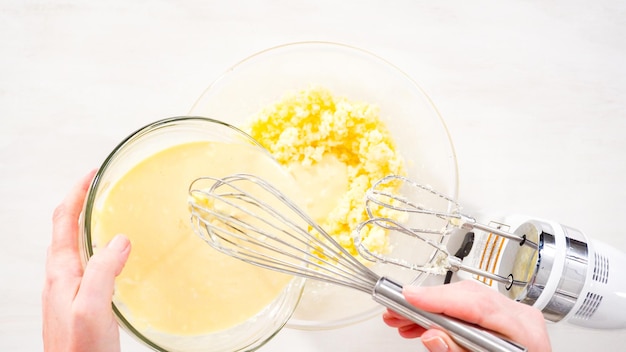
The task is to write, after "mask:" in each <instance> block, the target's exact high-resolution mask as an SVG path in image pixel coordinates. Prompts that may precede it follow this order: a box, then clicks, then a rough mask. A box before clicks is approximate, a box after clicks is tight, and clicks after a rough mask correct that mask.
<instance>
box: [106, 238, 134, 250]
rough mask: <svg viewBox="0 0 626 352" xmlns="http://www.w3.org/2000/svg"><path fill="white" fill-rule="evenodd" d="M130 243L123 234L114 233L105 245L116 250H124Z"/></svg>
mask: <svg viewBox="0 0 626 352" xmlns="http://www.w3.org/2000/svg"><path fill="white" fill-rule="evenodd" d="M129 245H130V241H129V240H128V238H127V237H126V236H124V235H115V237H113V239H112V240H111V241H110V242H109V244H108V245H107V247H108V248H111V249H113V250H115V251H118V252H120V253H121V252H124V251H125V250H126V249H127V248H128V246H129Z"/></svg>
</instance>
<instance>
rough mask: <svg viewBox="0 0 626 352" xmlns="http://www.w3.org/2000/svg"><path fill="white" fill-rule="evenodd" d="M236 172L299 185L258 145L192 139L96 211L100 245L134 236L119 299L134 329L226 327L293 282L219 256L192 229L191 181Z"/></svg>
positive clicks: (128, 180)
mask: <svg viewBox="0 0 626 352" xmlns="http://www.w3.org/2000/svg"><path fill="white" fill-rule="evenodd" d="M238 172H248V173H254V174H256V175H258V176H261V177H263V178H265V179H267V180H268V181H270V182H272V183H274V184H276V185H282V186H283V187H285V185H288V184H290V182H293V180H292V179H291V178H290V177H289V176H288V175H287V174H286V173H285V172H284V171H283V170H282V168H280V167H279V166H278V164H276V163H274V162H272V161H271V159H270V158H269V156H267V155H266V154H265V153H263V152H261V151H260V149H259V148H256V147H251V146H247V145H236V144H223V143H217V142H194V143H188V144H181V145H177V146H174V147H171V148H169V149H166V150H163V151H161V152H159V153H157V154H154V155H153V156H151V157H148V158H147V159H145V160H144V161H143V162H141V163H139V164H138V165H137V166H135V167H134V168H132V169H131V170H130V171H129V172H128V173H127V174H125V175H124V176H123V177H122V178H121V179H120V180H119V181H118V182H117V183H115V184H114V185H113V186H112V188H111V189H110V190H109V192H108V194H107V195H106V199H105V201H104V202H103V203H102V207H101V209H99V210H97V211H96V213H95V214H94V232H93V238H94V240H95V241H96V243H97V244H98V245H103V244H105V243H107V242H108V241H109V240H110V239H111V238H112V237H113V236H114V235H115V234H118V233H123V234H125V235H127V236H128V237H129V238H130V241H131V243H132V251H131V254H130V257H129V259H128V262H127V264H126V266H125V268H124V270H123V271H122V273H121V274H120V276H119V277H118V278H117V279H116V286H115V296H116V297H115V302H116V303H118V304H117V305H118V308H120V309H121V310H122V311H123V312H124V313H125V314H126V315H127V316H129V317H132V318H131V319H132V320H131V321H132V322H133V325H134V326H135V327H136V328H139V329H140V330H144V329H149V330H151V331H160V332H166V333H171V334H177V335H195V334H204V333H210V332H214V331H218V330H222V329H226V328H229V327H232V326H234V325H236V324H238V323H241V322H243V321H245V320H247V319H249V318H251V317H252V316H254V315H256V314H257V313H259V312H260V311H261V310H262V309H263V308H264V307H266V306H267V305H268V304H270V303H271V302H272V301H273V300H274V299H276V298H277V296H278V295H279V293H280V292H281V290H283V289H284V288H285V286H286V284H287V283H288V282H289V281H290V280H291V277H289V276H287V275H284V274H280V273H275V272H272V271H269V270H265V269H261V268H257V267H255V266H252V265H249V264H246V263H243V262H241V261H239V260H236V259H232V258H230V257H228V256H226V255H223V254H221V253H219V252H217V251H216V250H214V249H213V248H211V247H210V246H209V245H208V244H206V243H204V241H203V240H202V239H201V238H200V237H198V236H197V235H196V234H195V233H193V230H192V229H191V225H190V214H189V209H188V207H187V197H188V187H189V185H190V184H191V182H192V181H193V180H194V179H195V178H197V177H200V176H207V175H209V176H214V177H223V176H226V175H230V174H233V173H238Z"/></svg>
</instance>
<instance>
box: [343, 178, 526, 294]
mask: <svg viewBox="0 0 626 352" xmlns="http://www.w3.org/2000/svg"><path fill="white" fill-rule="evenodd" d="M389 184H395V185H396V186H399V191H398V193H390V192H389V191H387V190H388V189H397V187H389ZM365 205H366V210H367V214H368V216H369V219H368V220H367V221H365V222H363V223H361V224H359V225H358V226H357V227H356V228H355V229H354V231H353V239H354V242H355V246H356V248H357V250H358V251H359V253H360V254H361V256H362V257H363V258H365V259H367V260H370V261H374V262H381V263H387V264H394V265H398V266H401V267H405V268H408V269H411V270H416V271H420V272H424V273H429V274H438V275H441V274H445V272H446V271H452V272H456V271H459V270H462V271H465V272H469V273H472V274H474V275H477V276H480V277H483V278H486V279H490V280H494V281H496V282H499V283H501V284H503V285H504V286H505V288H506V289H507V290H509V289H511V288H512V287H513V286H525V285H526V284H527V282H526V281H523V280H518V279H516V278H515V277H514V276H513V273H510V274H509V275H508V276H502V275H499V274H496V273H493V272H490V271H486V270H482V269H478V268H475V267H472V266H468V265H466V264H464V263H463V261H462V259H461V258H459V257H456V256H454V255H452V254H450V252H449V251H448V249H447V247H446V245H445V243H444V240H445V239H447V238H449V237H450V236H453V235H455V234H457V233H461V234H462V235H465V234H467V233H468V232H469V231H472V230H475V229H476V230H481V231H485V232H487V233H493V234H494V235H498V236H501V237H504V238H506V239H509V240H512V241H515V242H518V243H519V245H520V246H525V247H526V248H527V249H529V250H533V251H536V250H537V248H538V247H537V244H536V243H535V242H533V241H531V240H530V239H528V238H526V235H522V236H518V235H516V234H512V233H509V232H506V231H502V230H500V229H498V228H495V227H490V226H488V225H484V224H481V223H479V222H477V221H476V219H474V218H473V217H471V216H468V215H465V214H463V213H461V211H460V205H459V204H458V203H457V202H456V201H455V200H454V199H452V198H451V197H449V196H447V195H445V194H442V193H439V192H437V191H436V190H434V189H432V188H431V187H429V186H426V185H422V184H419V183H416V182H414V181H412V180H410V179H408V178H406V177H404V176H398V175H391V176H387V177H385V178H383V179H381V180H379V181H377V182H376V183H375V184H374V185H372V187H371V188H370V189H369V190H368V191H367V193H366V203H365ZM390 212H402V213H407V214H409V215H410V216H409V218H408V219H407V221H397V220H393V219H391V218H389V217H388V216H386V215H389V214H390ZM394 218H398V216H395V217H394ZM405 218H406V217H405ZM414 224H419V227H417V226H416V225H414ZM371 227H381V228H383V229H385V230H388V231H391V232H395V233H399V234H402V235H406V236H410V237H413V238H416V239H418V240H420V241H422V242H423V243H425V244H426V245H428V246H430V247H432V250H433V251H434V254H433V255H432V257H431V258H429V260H426V261H421V262H420V261H413V260H408V259H403V258H391V257H388V256H386V255H385V254H384V253H374V252H372V251H370V250H369V249H368V248H367V246H365V245H364V241H363V236H362V233H363V232H367V231H364V230H365V229H368V230H369V228H371ZM462 235H461V236H462Z"/></svg>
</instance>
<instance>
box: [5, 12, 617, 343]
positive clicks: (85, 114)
mask: <svg viewBox="0 0 626 352" xmlns="http://www.w3.org/2000/svg"><path fill="white" fill-rule="evenodd" d="M625 18H626V3H625V2H623V1H620V0H599V1H582V0H569V1H539V0H529V1H507V2H505V1H493V0H480V1H462V0H458V1H446V2H442V1H415V0H412V1H395V2H393V1H332V0H316V1H310V2H302V1H299V2H298V1H286V0H284V1H278V0H276V1H265V2H261V1H258V2H257V1H244V2H241V1H232V2H226V1H223V2H218V1H186V2H185V1H164V0H160V1H132V2H131V1H87V0H84V1H78V0H76V1H53V0H48V1H30V0H1V1H0V229H1V231H0V236H1V238H2V244H1V245H0V279H1V281H0V350H1V351H37V350H41V349H42V343H41V337H40V336H41V332H40V331H41V313H40V312H41V302H40V295H41V286H42V282H43V273H44V258H45V252H46V248H47V245H48V243H49V239H50V228H51V214H52V210H53V208H54V207H55V206H56V205H57V203H58V202H59V201H60V200H61V199H62V198H63V197H64V195H65V193H66V192H67V191H68V190H69V189H70V187H71V186H72V185H73V184H74V183H75V182H76V181H77V180H78V179H79V178H80V177H81V176H82V175H83V174H84V173H86V172H87V171H88V170H90V169H92V168H94V167H97V166H98V165H99V163H100V162H101V161H102V160H103V158H104V157H105V156H106V154H107V153H108V152H109V151H110V150H111V149H112V147H113V146H114V145H115V144H117V142H119V141H120V140H121V139H122V138H123V137H125V136H126V135H127V134H129V133H130V132H132V131H134V130H135V129H136V128H138V127H141V126H143V125H145V124H146V123H149V122H152V121H154V120H157V119H160V118H164V117H169V116H175V115H184V114H186V113H187V112H188V111H189V109H190V107H191V106H192V104H193V103H194V101H195V99H196V98H197V97H198V96H199V95H200V93H201V92H202V91H203V90H204V89H205V87H206V86H207V85H208V84H209V83H210V82H211V81H212V80H214V79H215V78H217V77H218V76H219V75H220V74H221V73H222V72H223V71H224V70H225V69H226V68H228V67H229V66H231V65H232V64H234V63H235V62H237V61H239V60H240V59H242V58H244V57H246V56H248V55H250V54H252V53H254V52H256V51H259V50H261V49H265V48H267V47H271V46H274V45H278V44H283V43H287V42H293V41H303V40H327V41H334V42H341V43H346V44H351V45H355V46H358V47H361V48H364V49H367V50H370V51H372V52H375V53H377V54H378V55H380V56H382V57H384V58H386V59H387V60H389V61H391V62H393V63H395V64H396V65H397V66H399V67H400V68H402V69H403V70H405V71H406V72H407V73H408V74H409V75H410V76H412V77H413V78H414V79H415V80H417V81H418V82H419V84H420V85H421V86H422V87H423V88H424V89H425V90H426V92H427V93H428V94H429V96H430V97H431V98H432V100H433V101H434V103H435V105H436V106H437V107H438V108H439V110H440V112H441V114H442V115H443V117H444V119H445V120H446V122H447V124H448V127H449V129H450V133H451V135H452V138H453V141H454V143H455V147H456V151H457V156H458V161H459V167H460V199H461V202H462V203H464V204H465V205H466V208H471V209H479V210H480V211H497V212H504V213H506V212H520V213H525V214H532V215H536V216H538V217H542V218H548V219H553V220H557V221H560V222H562V223H565V224H568V225H571V226H575V227H578V228H580V229H582V230H583V231H585V232H586V233H587V234H588V235H589V236H590V237H592V238H596V239H600V240H603V241H604V242H607V243H609V244H611V245H613V246H615V247H618V248H620V249H622V250H626V236H624V234H623V232H622V231H623V229H622V228H620V226H621V225H620V224H621V223H622V221H623V219H624V213H623V211H624V208H625V205H624V204H625V203H626V188H624V187H623V185H624V181H625V180H626V138H625V137H624V134H625V133H624V132H625V131H626V65H625V63H626V21H625V20H624V19H625ZM625 314H626V313H625ZM549 329H550V334H551V337H552V341H553V346H554V349H555V350H557V351H573V350H576V351H589V350H603V349H604V350H615V348H616V346H619V347H618V349H620V348H623V346H624V342H626V331H624V330H621V331H592V330H584V329H580V328H577V327H573V326H568V325H566V324H556V325H551V326H550V327H549ZM123 350H124V351H146V350H147V349H146V348H145V347H143V346H140V345H139V344H137V343H136V342H134V340H132V339H131V338H129V337H127V336H124V337H123ZM262 350H263V351H292V350H298V351H303V352H307V351H311V352H312V351H362V352H364V351H380V350H385V351H419V350H422V347H421V344H420V342H419V341H417V340H404V339H402V338H400V337H399V336H397V334H396V332H395V331H394V330H392V329H389V328H387V327H385V326H384V324H383V323H382V322H381V321H380V319H377V318H376V319H372V320H370V321H367V322H365V323H362V324H358V325H355V326H352V327H349V328H345V329H339V330H331V331H320V332H304V331H294V330H283V331H282V332H280V333H279V334H278V336H277V337H276V338H275V339H274V340H272V341H271V342H270V343H269V344H268V345H266V346H265V347H263V348H262Z"/></svg>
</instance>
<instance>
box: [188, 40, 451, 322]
mask: <svg viewBox="0 0 626 352" xmlns="http://www.w3.org/2000/svg"><path fill="white" fill-rule="evenodd" d="M310 86H320V87H323V88H326V89H328V90H330V91H331V92H332V93H333V95H336V96H340V97H345V98H347V99H349V100H352V101H362V102H366V103H370V104H375V105H378V106H379V108H380V115H381V119H382V120H383V121H384V122H385V123H386V125H387V127H388V128H389V130H390V132H391V135H392V137H393V138H394V140H395V141H396V143H397V147H398V150H399V152H400V154H401V155H402V156H403V157H404V159H405V160H406V163H407V170H408V176H409V177H410V178H413V179H416V180H419V181H420V182H421V183H425V184H429V185H431V186H432V187H433V188H435V189H437V190H439V191H441V192H443V193H446V194H449V195H451V196H452V197H454V198H456V195H457V187H458V180H457V162H456V157H455V153H454V148H453V146H452V143H451V140H450V137H449V134H448V131H447V129H446V126H445V124H444V122H443V120H442V118H441V117H440V115H439V113H438V112H437V110H436V108H435V107H434V105H433V104H432V102H431V101H430V99H429V98H428V97H427V96H426V94H425V93H424V92H423V91H422V89H421V88H420V87H419V86H418V85H417V84H416V83H415V82H414V81H413V80H412V79H411V78H410V77H408V76H407V75H406V74H405V73H403V72H402V71H401V70H399V69H398V68H397V67H395V66H394V65H392V64H390V63H389V62H387V61H385V60H384V59H382V58H380V57H378V56H376V55H373V54H371V53H369V52H366V51H364V50H360V49H357V48H354V47H350V46H346V45H341V44H335V43H326V42H303V43H293V44H287V45H282V46H278V47H274V48H271V49H268V50H265V51H262V52H259V53H257V54H255V55H252V56H250V57H249V58H247V59H245V60H243V61H241V62H239V63H237V64H236V65H234V66H233V67H231V68H230V69H228V70H227V71H226V72H225V73H224V74H223V75H222V76H221V77H220V78H219V79H217V80H216V81H215V82H213V83H212V84H211V85H210V86H209V87H208V88H207V89H206V91H205V92H204V93H203V94H202V95H201V96H200V98H199V99H198V100H197V102H196V103H195V105H194V106H193V108H192V109H191V112H190V114H191V115H197V116H210V117H218V118H220V119H223V120H224V121H225V122H228V123H229V124H232V125H234V126H241V125H242V124H244V123H245V122H246V121H247V120H248V119H250V118H251V117H252V116H253V115H255V114H256V113H258V112H259V110H260V109H261V108H262V107H265V106H267V105H271V104H273V103H275V102H276V101H278V100H279V99H280V98H282V97H283V96H284V95H285V94H286V93H288V92H292V91H295V90H301V89H306V88H308V87H310ZM392 241H393V243H392V247H393V248H394V249H393V251H392V253H391V254H390V255H392V256H394V255H395V256H406V255H409V256H414V257H418V258H430V256H431V255H432V249H431V248H430V247H428V246H424V247H420V246H415V245H411V246H409V247H408V248H407V246H403V245H402V244H403V243H402V241H403V239H402V238H394V239H393V240H392ZM400 252H408V253H400ZM373 269H374V270H375V271H377V272H378V273H380V274H387V275H389V276H390V277H393V278H395V279H398V280H400V281H403V282H407V283H408V282H414V281H415V282H414V283H417V284H419V283H420V282H421V281H423V279H424V276H423V275H422V276H419V277H418V278H417V280H415V279H416V278H415V275H416V274H415V273H414V272H413V273H410V272H405V271H403V270H401V269H399V268H393V267H386V266H383V265H375V266H374V267H373ZM380 312H381V308H380V307H379V306H378V305H377V304H375V303H374V302H373V301H372V300H371V298H370V297H368V296H367V295H364V294H361V293H359V292H356V291H353V290H350V289H348V288H342V287H336V286H331V285H329V284H324V283H320V282H315V281H308V282H307V284H306V286H305V291H304V294H303V297H302V300H301V302H300V304H299V306H298V308H297V309H296V311H295V313H294V316H293V317H292V318H291V319H290V320H289V322H288V323H287V326H288V327H292V328H299V329H329V328H335V327H340V326H345V325H349V324H353V323H356V322H359V321H362V320H364V319H367V318H370V317H373V316H374V315H376V314H378V313H380Z"/></svg>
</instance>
